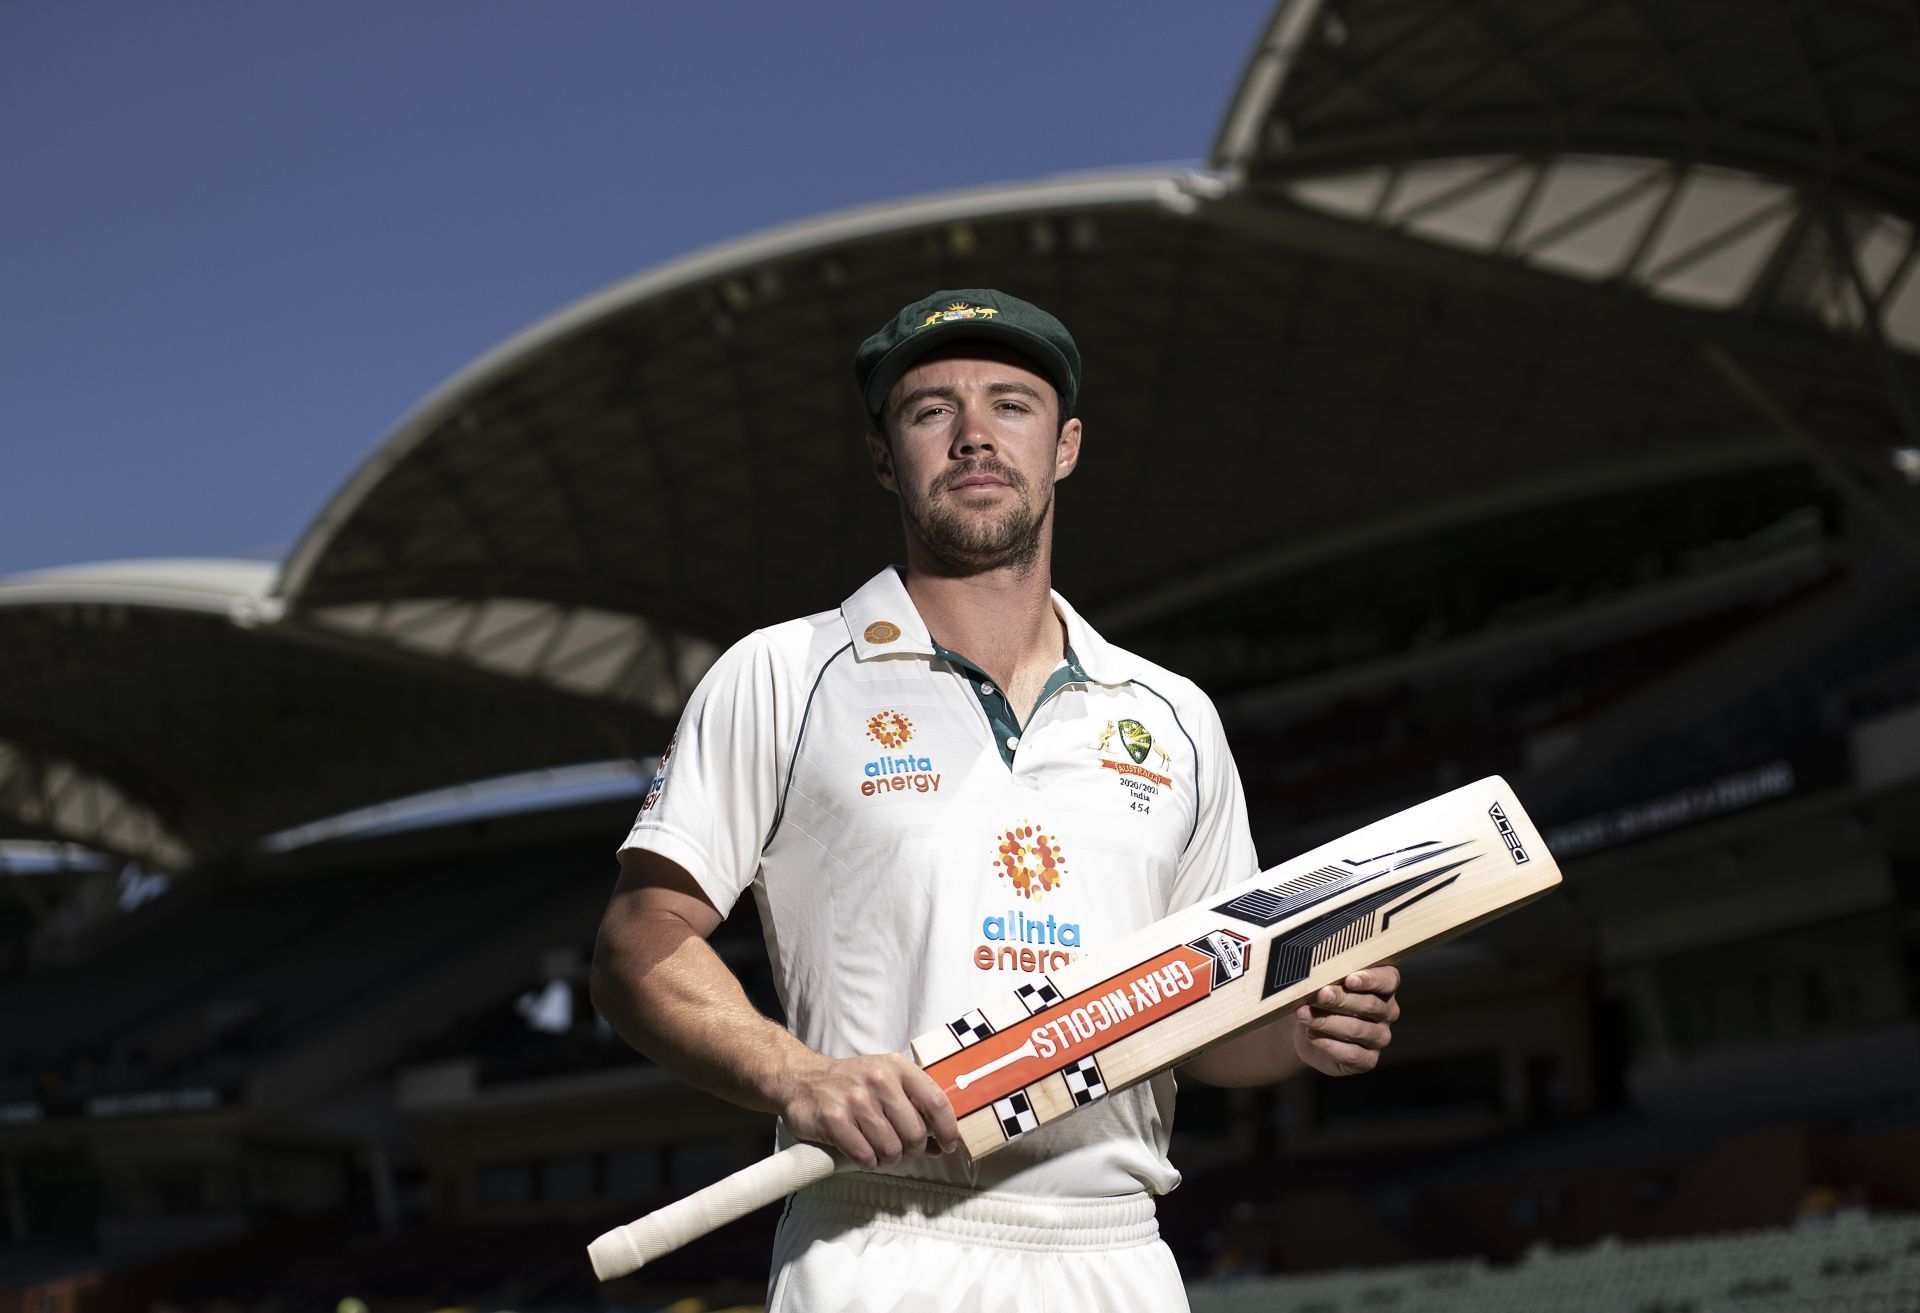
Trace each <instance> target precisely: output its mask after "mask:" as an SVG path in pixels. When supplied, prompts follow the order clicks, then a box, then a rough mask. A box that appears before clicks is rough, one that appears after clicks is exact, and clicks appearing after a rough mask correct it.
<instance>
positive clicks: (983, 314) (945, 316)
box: [920, 301, 1000, 328]
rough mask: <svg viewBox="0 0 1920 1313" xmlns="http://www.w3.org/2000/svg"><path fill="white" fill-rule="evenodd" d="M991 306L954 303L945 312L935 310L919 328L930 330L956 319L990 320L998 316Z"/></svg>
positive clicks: (997, 312) (922, 321) (963, 302)
mask: <svg viewBox="0 0 1920 1313" xmlns="http://www.w3.org/2000/svg"><path fill="white" fill-rule="evenodd" d="M999 313H1000V312H999V311H998V310H995V309H994V308H993V307H992V306H986V305H968V304H967V303H966V302H965V301H955V302H954V303H953V304H952V305H950V306H948V307H947V308H946V309H945V310H935V311H934V312H933V313H932V314H930V315H928V316H927V317H926V318H925V319H923V320H921V321H920V327H922V328H931V327H933V325H935V324H951V323H953V322H954V321H955V320H958V319H992V318H993V317H994V316H995V315H997V314H999Z"/></svg>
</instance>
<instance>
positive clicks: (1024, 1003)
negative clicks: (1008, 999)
mask: <svg viewBox="0 0 1920 1313" xmlns="http://www.w3.org/2000/svg"><path fill="white" fill-rule="evenodd" d="M1013 992H1014V996H1015V997H1017V998H1018V999H1019V1000H1020V1006H1021V1007H1023V1008H1025V1009H1026V1010H1027V1015H1028V1016H1032V1015H1033V1014H1034V1013H1036V1012H1038V1011H1040V1010H1041V1009H1042V1008H1050V1007H1052V1006H1053V1005H1054V1004H1055V1003H1058V1002H1059V1001H1060V991H1059V990H1057V989H1055V988H1054V987H1053V982H1052V981H1051V980H1046V979H1042V980H1041V981H1040V983H1039V984H1037V985H1036V984H1033V983H1032V982H1031V981H1029V982H1028V983H1027V984H1024V985H1022V986H1020V988H1018V989H1016V990H1014V991H1013Z"/></svg>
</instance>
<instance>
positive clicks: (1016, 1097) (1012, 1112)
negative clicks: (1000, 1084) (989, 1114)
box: [993, 1090, 1040, 1140]
mask: <svg viewBox="0 0 1920 1313" xmlns="http://www.w3.org/2000/svg"><path fill="white" fill-rule="evenodd" d="M993 1115H994V1116H995V1117H997V1118H999V1120H1000V1130H1001V1132H1002V1133H1003V1134H1004V1135H1005V1136H1006V1137H1007V1138H1008V1139H1009V1140H1011V1139H1013V1138H1014V1137H1015V1136H1019V1135H1025V1134H1026V1133H1027V1132H1028V1131H1030V1130H1032V1129H1034V1127H1036V1126H1038V1125H1039V1124H1040V1119H1039V1118H1038V1117H1036V1116H1034V1115H1033V1104H1032V1103H1030V1102H1028V1100H1027V1092H1026V1091H1025V1090H1015V1091H1014V1092H1013V1093H1012V1094H1009V1095H1008V1096H1007V1097H1006V1098H1004V1099H995V1100H994V1101H993Z"/></svg>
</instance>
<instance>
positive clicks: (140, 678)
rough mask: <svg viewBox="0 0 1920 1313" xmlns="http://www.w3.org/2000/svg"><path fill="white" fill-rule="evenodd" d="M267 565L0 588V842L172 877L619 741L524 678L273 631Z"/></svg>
mask: <svg viewBox="0 0 1920 1313" xmlns="http://www.w3.org/2000/svg"><path fill="white" fill-rule="evenodd" d="M276 573H277V570H276V567H274V566H272V565H267V564H263V563H260V562H256V561H224V560H215V561H205V560H193V561H128V562H115V563H111V564H102V565H88V566H77V567H69V568H65V569H59V570H47V571H40V572H37V573H34V574H26V575H16V576H13V577H11V578H8V579H4V580H0V669H4V670H5V671H6V672H7V678H6V680H5V681H4V682H3V683H0V816H4V817H5V818H6V820H7V822H8V823H9V833H10V837H24V836H29V835H37V836H46V837H50V838H59V839H65V840H70V841H73V842H77V843H81V844H84V845H86V846H87V847H89V848H93V849H97V850H99V851H103V852H111V853H117V854H120V855H123V856H127V857H132V858H136V859H138V860H140V861H143V862H145V863H147V864H149V865H153V866H158V867H162V868H168V869H178V868H181V867H185V866H190V865H193V864H195V863H196V862H200V861H203V860H207V859H210V858H216V857H219V856H222V855H225V854H227V853H229V852H231V851H232V850H233V849H235V848H236V847H238V846H239V845H240V844H242V843H244V842H245V841H247V840H249V839H252V838H255V837H258V836H260V835H263V834H266V833H270V832H272V831H275V830H279V829H282V828H285V827H286V826H289V825H292V824H294V823H296V822H301V821H308V820H311V819H313V818H314V817H316V816H324V815H328V814H331V813H335V812H340V811H344V810H346V809H348V808H351V807H356V806H361V805H364V804H367V803H373V802H379V801H384V800H385V799H388V798H392V797H396V796H399V795H401V794H407V793H417V792H420V791H421V790H423V789H428V788H432V787H436V786H439V785H444V784H450V783H454V782H457V781H462V780H467V779H472V778H475V777H477V776H482V775H488V774H502V773H505V772H506V771H508V770H512V769H518V768H522V767H525V766H528V765H530V764H539V763H540V762H541V761H542V760H545V761H548V762H556V763H557V762H567V761H576V760H581V759H583V758H585V757H589V756H597V757H605V756H610V755H615V754H617V753H618V752H619V751H620V746H621V744H622V742H623V741H624V739H625V737H626V733H625V732H624V731H623V732H620V733H611V732H602V731H600V730H599V728H598V727H599V725H600V722H601V721H602V720H604V719H605V718H604V717H600V718H596V717H594V716H592V715H582V714H580V713H579V710H578V709H577V708H576V709H574V710H573V714H567V713H566V712H565V711H564V710H563V709H561V708H560V707H559V706H558V705H557V700H556V699H555V698H553V697H551V696H539V695H537V694H535V693H534V692H533V691H531V690H529V689H527V688H525V687H514V686H510V685H505V684H500V685H490V684H482V683H480V682H478V681H470V680H469V681H462V680H457V679H449V678H447V677H446V675H445V673H444V672H439V671H431V670H427V669H424V668H423V669H405V668H401V667H398V666H395V665H394V664H392V663H389V662H375V661H370V660H368V659H367V658H366V657H365V656H364V655H363V654H358V653H354V652H351V651H346V650H335V649H329V648H326V647H321V646H316V645H314V644H311V643H290V642H286V641H283V640H282V639H280V638H278V637H274V636H271V635H270V634H269V633H268V632H267V631H263V630H262V629H261V628H260V627H259V621H260V619H261V617H262V615H263V614H265V613H267V612H269V611H270V604H269V603H268V601H267V597H268V591H269V589H270V588H271V586H272V583H273V580H274V577H275V575H276Z"/></svg>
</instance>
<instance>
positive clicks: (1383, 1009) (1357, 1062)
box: [1293, 966, 1400, 1076]
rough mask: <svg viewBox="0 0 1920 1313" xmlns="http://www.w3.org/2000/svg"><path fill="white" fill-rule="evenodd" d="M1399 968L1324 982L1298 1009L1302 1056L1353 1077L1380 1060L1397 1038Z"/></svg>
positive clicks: (1296, 1039)
mask: <svg viewBox="0 0 1920 1313" xmlns="http://www.w3.org/2000/svg"><path fill="white" fill-rule="evenodd" d="M1399 988H1400V969H1399V968H1398V967H1389V966H1376V967H1368V968H1366V969H1365V970H1364V971H1356V972H1354V973H1353V974H1352V975H1350V976H1348V977H1347V978H1346V979H1345V980H1342V981H1341V982H1339V983H1338V984H1334V985H1327V986H1324V987H1323V988H1322V989H1321V990H1320V992H1319V993H1318V994H1315V995H1314V996H1313V999H1312V1000H1311V1001H1310V1002H1308V1003H1305V1004H1302V1005H1301V1007H1300V1009H1299V1010H1298V1011H1297V1012H1295V1013H1294V1019H1295V1020H1296V1021H1297V1022H1299V1024H1298V1025H1297V1026H1295V1027H1294V1029H1293V1048H1294V1052H1295V1053H1297V1054H1299V1055H1300V1061H1302V1062H1304V1063H1306V1064H1307V1065H1308V1066H1309V1067H1312V1068H1313V1069H1314V1070H1315V1071H1318V1072H1323V1073H1325V1074H1326V1075H1328V1076H1353V1075H1357V1074H1358V1073H1360V1072H1363V1071H1372V1070H1373V1069H1374V1068H1375V1067H1377V1066H1379V1065H1380V1050H1382V1049H1384V1048H1386V1047H1387V1045H1388V1043H1389V1042H1391V1041H1392V1039H1393V1023H1394V1022H1396V1021H1398V1020H1400V1004H1399V1003H1398V1002H1396V1001H1395V1000H1394V997H1393V993H1394V991H1395V990H1397V989H1399Z"/></svg>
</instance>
